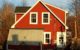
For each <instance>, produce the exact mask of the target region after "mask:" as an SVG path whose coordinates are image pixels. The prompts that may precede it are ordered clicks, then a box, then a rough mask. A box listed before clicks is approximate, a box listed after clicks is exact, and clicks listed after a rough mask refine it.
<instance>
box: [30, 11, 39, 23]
mask: <svg viewBox="0 0 80 50" xmlns="http://www.w3.org/2000/svg"><path fill="white" fill-rule="evenodd" d="M37 23H38V13H37V12H31V13H30V24H37Z"/></svg>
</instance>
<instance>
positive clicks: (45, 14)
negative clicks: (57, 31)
mask: <svg viewBox="0 0 80 50" xmlns="http://www.w3.org/2000/svg"><path fill="white" fill-rule="evenodd" d="M42 24H50V13H49V12H42Z"/></svg>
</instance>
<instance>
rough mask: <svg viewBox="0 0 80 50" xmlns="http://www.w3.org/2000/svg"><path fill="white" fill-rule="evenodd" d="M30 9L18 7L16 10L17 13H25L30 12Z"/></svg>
mask: <svg viewBox="0 0 80 50" xmlns="http://www.w3.org/2000/svg"><path fill="white" fill-rule="evenodd" d="M29 8H30V7H19V6H18V7H16V8H15V13H20V12H21V13H25V12H26V11H27V10H29Z"/></svg>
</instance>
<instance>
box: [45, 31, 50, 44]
mask: <svg viewBox="0 0 80 50" xmlns="http://www.w3.org/2000/svg"><path fill="white" fill-rule="evenodd" d="M46 34H49V36H50V38H49V39H50V43H46V42H45V39H46V38H45V35H46ZM44 44H51V32H44Z"/></svg>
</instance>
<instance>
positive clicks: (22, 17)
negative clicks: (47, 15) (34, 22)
mask: <svg viewBox="0 0 80 50" xmlns="http://www.w3.org/2000/svg"><path fill="white" fill-rule="evenodd" d="M39 2H41V3H42V4H43V5H44V6H45V7H46V8H47V10H48V11H50V12H51V13H52V15H54V17H55V18H56V19H57V20H58V21H59V22H60V23H61V24H62V25H63V26H65V28H66V29H68V27H67V26H66V24H65V23H64V22H63V21H62V20H61V19H60V18H59V17H58V16H57V15H56V14H55V13H54V12H53V11H51V9H50V8H48V7H47V5H46V4H44V3H43V2H42V1H41V0H39V1H38V2H36V4H38V3H39ZM36 4H35V5H34V6H36ZM34 6H32V7H31V8H30V9H29V10H28V11H26V13H25V14H24V15H23V16H22V17H21V18H20V19H19V20H17V21H16V22H15V23H14V24H13V25H12V26H11V28H14V27H15V25H16V24H17V23H18V22H19V21H20V20H21V19H22V18H23V17H24V16H25V15H26V14H27V13H28V12H29V11H30V10H31V9H33V7H34ZM65 13H66V11H65Z"/></svg>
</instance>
